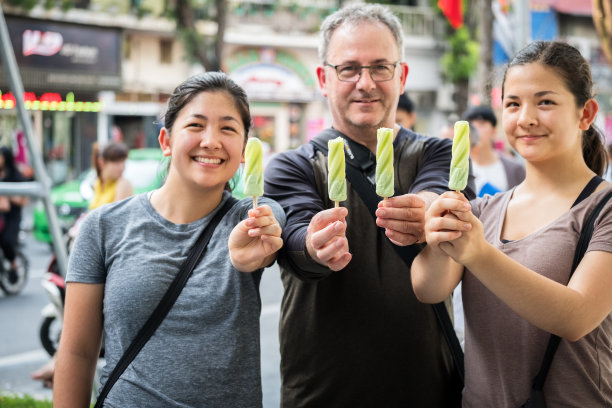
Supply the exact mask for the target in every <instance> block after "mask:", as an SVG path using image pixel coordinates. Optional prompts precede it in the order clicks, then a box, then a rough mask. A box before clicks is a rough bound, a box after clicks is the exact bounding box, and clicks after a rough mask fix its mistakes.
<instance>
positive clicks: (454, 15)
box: [438, 0, 463, 30]
mask: <svg viewBox="0 0 612 408" xmlns="http://www.w3.org/2000/svg"><path fill="white" fill-rule="evenodd" d="M438 7H439V8H440V10H442V13H444V15H445V16H446V18H447V19H448V22H449V23H450V25H451V26H452V27H453V28H454V29H455V30H456V29H458V28H459V27H461V26H462V25H463V6H462V0H438Z"/></svg>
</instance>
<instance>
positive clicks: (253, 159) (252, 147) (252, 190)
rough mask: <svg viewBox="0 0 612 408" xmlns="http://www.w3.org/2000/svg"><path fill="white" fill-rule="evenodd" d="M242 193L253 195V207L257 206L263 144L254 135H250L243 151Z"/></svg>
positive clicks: (261, 187)
mask: <svg viewBox="0 0 612 408" xmlns="http://www.w3.org/2000/svg"><path fill="white" fill-rule="evenodd" d="M244 158H245V166H244V195H246V196H250V197H253V208H257V197H259V196H261V195H263V185H264V179H263V146H262V144H261V141H260V140H259V139H258V138H256V137H250V138H249V140H248V142H247V145H246V148H245V152H244Z"/></svg>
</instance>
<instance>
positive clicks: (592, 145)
mask: <svg viewBox="0 0 612 408" xmlns="http://www.w3.org/2000/svg"><path fill="white" fill-rule="evenodd" d="M603 140H604V138H603V134H602V133H601V131H600V130H599V129H598V128H597V127H596V126H595V125H591V126H590V127H589V128H588V129H587V130H586V131H584V132H583V133H582V156H583V157H584V161H585V162H586V164H587V166H589V168H590V169H591V170H592V171H593V172H595V173H596V174H597V175H598V176H600V177H601V176H602V175H603V173H604V171H606V167H607V165H608V155H607V153H606V148H605V146H604V143H603Z"/></svg>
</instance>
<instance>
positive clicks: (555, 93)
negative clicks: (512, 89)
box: [506, 91, 559, 99]
mask: <svg viewBox="0 0 612 408" xmlns="http://www.w3.org/2000/svg"><path fill="white" fill-rule="evenodd" d="M549 94H553V95H559V94H558V93H557V92H555V91H540V92H536V93H535V94H534V95H533V96H535V97H536V98H541V97H543V96H546V95H549ZM506 99H520V98H519V97H518V96H516V95H507V96H506Z"/></svg>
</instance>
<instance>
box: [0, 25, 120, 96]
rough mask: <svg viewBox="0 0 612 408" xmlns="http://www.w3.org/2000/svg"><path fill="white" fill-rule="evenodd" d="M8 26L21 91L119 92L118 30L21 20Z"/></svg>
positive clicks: (3, 79) (2, 79)
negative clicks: (19, 76) (21, 83)
mask: <svg viewBox="0 0 612 408" xmlns="http://www.w3.org/2000/svg"><path fill="white" fill-rule="evenodd" d="M7 25H8V29H9V34H10V37H11V43H12V45H13V49H14V51H15V58H16V60H17V65H18V66H19V70H20V73H21V76H22V79H23V82H24V87H26V88H30V89H40V88H45V89H48V88H51V89H57V90H62V89H70V90H73V89H74V90H89V91H101V90H117V89H120V87H121V31H120V30H119V29H116V28H107V27H96V26H85V25H78V24H67V23H60V22H49V21H41V20H34V19H22V18H8V19H7ZM2 69H3V70H4V67H2ZM5 80H6V79H5V78H1V81H5Z"/></svg>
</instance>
